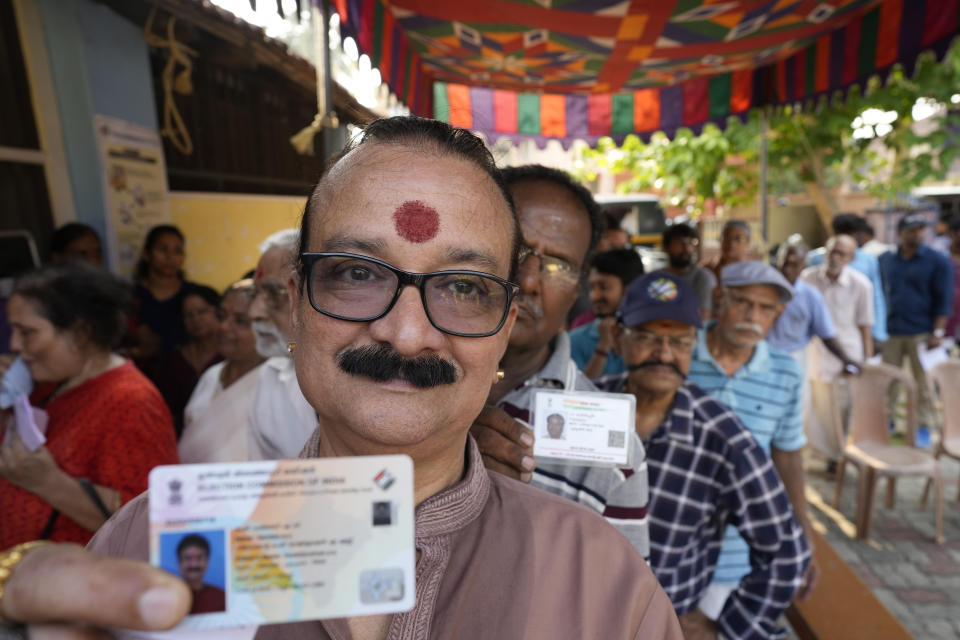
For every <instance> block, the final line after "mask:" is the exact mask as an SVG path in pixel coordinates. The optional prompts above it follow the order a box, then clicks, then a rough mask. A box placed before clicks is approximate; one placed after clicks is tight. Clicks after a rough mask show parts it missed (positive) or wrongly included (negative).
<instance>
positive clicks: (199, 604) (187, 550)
mask: <svg viewBox="0 0 960 640" xmlns="http://www.w3.org/2000/svg"><path fill="white" fill-rule="evenodd" d="M209 564H210V543H209V542H207V539H206V538H204V537H203V536H201V535H197V534H190V535H187V536H184V538H183V540H181V541H180V543H179V544H178V545H177V566H178V567H179V568H180V575H181V576H183V581H184V582H186V583H187V586H188V587H190V591H191V594H192V595H193V605H192V606H191V607H190V613H191V614H193V613H212V612H214V611H223V610H225V609H226V608H227V594H226V592H225V591H224V590H223V589H221V588H220V587H215V586H213V585H211V584H206V583H204V581H203V578H204V576H206V574H207V566H209Z"/></svg>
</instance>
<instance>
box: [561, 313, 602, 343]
mask: <svg viewBox="0 0 960 640" xmlns="http://www.w3.org/2000/svg"><path fill="white" fill-rule="evenodd" d="M598 321H599V319H595V320H591V321H590V322H588V323H587V324H582V325H580V326H579V327H577V328H576V329H571V330H570V331H568V332H567V333H568V335H569V336H570V348H571V349H577V348H578V347H580V346H582V345H587V344H588V343H590V342H591V341H594V340H595V335H594V334H595V333H596V331H597V322H598Z"/></svg>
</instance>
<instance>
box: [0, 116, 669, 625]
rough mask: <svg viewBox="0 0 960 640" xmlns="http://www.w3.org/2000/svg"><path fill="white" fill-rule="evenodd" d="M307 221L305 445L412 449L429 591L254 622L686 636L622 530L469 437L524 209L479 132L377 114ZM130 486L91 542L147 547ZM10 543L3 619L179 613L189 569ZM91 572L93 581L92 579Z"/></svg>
mask: <svg viewBox="0 0 960 640" xmlns="http://www.w3.org/2000/svg"><path fill="white" fill-rule="evenodd" d="M465 230H468V231H469V232H466V233H465ZM300 237H301V240H300V250H299V251H298V254H299V259H298V264H297V269H296V272H295V275H294V276H293V277H292V278H291V279H290V281H289V284H288V292H289V295H290V298H291V309H292V317H293V326H294V339H295V340H296V343H297V347H296V350H295V351H294V363H295V365H296V371H297V377H298V379H299V380H300V383H301V388H302V390H303V392H304V396H305V397H306V398H307V400H308V401H309V402H310V404H311V406H312V407H313V408H314V409H315V410H316V412H317V414H318V417H319V424H320V426H319V427H318V429H317V431H315V432H314V434H313V435H312V436H311V438H310V440H309V441H308V442H307V444H306V446H305V448H304V451H303V455H304V456H317V457H320V456H322V457H332V456H354V455H383V454H390V453H392V454H406V455H408V456H410V457H411V458H412V460H413V463H414V469H415V476H414V500H415V502H416V503H417V507H416V550H417V580H416V589H417V592H416V604H415V605H414V608H413V609H412V610H411V611H409V612H404V613H398V614H394V615H382V616H369V617H362V618H361V617H354V618H346V619H336V620H324V621H322V622H306V623H294V624H287V625H271V626H265V627H261V628H260V629H259V630H257V636H256V637H257V638H259V639H261V640H263V639H272V638H284V639H288V638H290V639H293V640H297V639H300V638H304V639H306V638H310V639H314V638H316V639H318V640H325V639H330V638H353V639H354V640H367V639H382V638H391V639H396V640H407V639H409V640H421V639H425V638H443V639H446V638H459V639H461V640H472V639H480V638H532V639H537V638H544V639H546V638H563V637H571V636H572V637H578V638H625V639H626V638H669V639H674V638H680V630H679V625H678V623H677V622H676V619H675V617H674V614H673V611H672V608H671V607H670V604H669V601H668V599H667V598H666V596H665V594H664V593H663V591H662V590H661V589H660V588H659V586H658V585H657V584H656V580H655V578H654V577H653V575H652V574H651V573H650V571H649V568H648V567H646V565H645V563H644V562H643V560H642V558H641V557H640V556H639V555H638V554H637V553H636V551H635V550H634V549H633V548H632V547H631V546H630V544H629V543H628V542H627V541H626V540H624V539H623V537H622V536H621V535H620V534H618V533H617V532H616V531H615V530H614V529H613V528H611V527H610V526H609V525H608V524H607V523H606V522H605V521H604V520H603V519H602V518H600V517H598V516H596V515H595V514H591V513H590V512H589V511H586V510H584V509H582V508H580V507H578V506H576V505H573V504H571V503H570V502H569V501H567V500H563V499H560V498H556V497H553V496H548V495H546V494H545V493H543V492H541V491H537V490H534V489H532V488H530V487H526V486H524V485H522V484H520V483H517V482H514V481H512V480H510V479H508V478H505V477H504V476H502V475H499V474H496V473H488V472H487V470H486V469H484V467H483V461H482V459H481V457H480V453H479V451H478V450H477V447H476V444H475V442H474V440H473V439H472V438H470V436H469V430H470V426H471V424H472V423H473V421H474V419H475V418H476V416H477V414H478V413H479V412H480V410H481V408H482V407H483V404H484V402H485V400H486V398H487V395H488V393H489V390H490V385H491V383H493V382H495V381H496V380H497V379H498V376H497V368H498V363H499V362H500V359H501V357H502V356H503V353H504V351H505V350H506V348H507V341H508V335H509V331H510V329H511V327H512V325H513V323H514V321H515V319H516V314H517V310H516V306H515V305H514V304H512V298H513V296H514V294H515V292H516V285H514V284H513V283H512V282H510V280H509V279H510V278H511V277H515V274H516V270H517V266H516V256H517V248H518V245H519V228H518V225H517V222H516V217H515V214H514V210H513V205H512V201H511V198H510V195H509V192H508V191H507V189H506V186H505V185H504V183H503V180H502V177H501V175H500V172H499V170H498V169H497V168H496V166H495V164H494V161H493V157H492V156H491V155H490V153H489V151H487V149H486V148H485V147H484V145H483V142H482V141H481V140H480V139H479V138H477V137H475V136H473V135H472V134H470V133H469V132H467V131H465V130H461V129H454V128H453V127H450V126H449V125H447V124H444V123H440V122H436V121H431V120H424V119H421V118H413V117H397V118H389V119H385V120H379V121H376V122H374V123H372V124H371V125H369V126H368V127H367V129H366V131H365V133H364V135H363V138H362V139H361V141H360V142H359V143H357V144H356V145H354V146H353V147H351V148H350V149H349V150H348V152H347V153H345V154H344V155H342V156H341V157H340V158H339V159H338V160H336V161H335V162H334V163H333V164H332V166H331V168H329V169H328V170H327V172H326V173H325V174H324V176H323V177H322V179H321V181H320V182H319V184H318V185H317V187H316V188H315V189H314V192H313V194H312V195H311V197H310V199H309V201H308V205H307V208H306V211H305V213H304V218H303V226H302V230H301V236H300ZM131 504H133V506H132V507H131V508H129V509H124V510H121V512H119V513H118V514H117V517H116V518H115V519H112V520H111V521H110V522H108V523H107V525H105V526H104V528H103V529H101V530H100V532H99V533H98V535H97V537H96V538H95V540H94V542H93V543H92V548H93V549H94V550H95V551H97V552H99V553H102V554H105V555H112V556H123V557H129V558H134V559H140V560H142V559H145V558H146V557H147V554H148V548H147V547H148V523H147V500H146V496H141V497H139V498H137V499H135V500H134V501H133V503H131ZM544 549H549V550H550V552H549V553H543V550H544ZM18 553H19V552H18ZM0 560H3V561H4V563H3V564H0V566H8V565H9V564H10V563H11V562H12V563H13V564H14V565H15V566H14V568H13V574H12V578H10V579H9V580H8V581H6V583H5V585H3V586H4V591H3V595H2V599H0V616H3V617H5V618H7V619H12V620H21V621H32V622H44V621H57V622H62V621H64V620H68V621H87V622H90V623H92V624H95V625H103V624H114V625H121V626H127V627H134V628H168V627H169V626H171V625H172V624H175V623H176V622H177V621H178V620H179V618H180V617H182V615H183V614H184V613H186V609H187V608H188V602H189V592H188V591H187V587H186V585H184V584H183V583H181V582H176V581H174V580H173V579H172V578H171V577H169V576H167V577H164V576H162V575H158V572H156V571H153V570H150V569H149V568H148V567H146V566H145V565H143V564H140V563H133V562H129V563H121V562H118V561H116V560H114V561H112V562H107V561H104V560H93V559H91V558H90V557H89V555H85V554H83V553H82V552H79V551H77V550H76V549H73V548H69V547H68V548H63V547H54V548H52V549H37V550H27V551H26V556H25V557H24V558H23V559H22V560H21V559H20V558H14V559H12V560H11V559H10V558H0ZM94 584H96V585H99V589H98V590H97V591H98V593H97V594H96V597H95V598H94V597H90V596H89V595H87V594H86V593H85V588H89V585H94ZM68 593H69V594H71V597H66V594H68ZM102 601H108V602H111V605H112V606H110V607H103V606H95V603H96V604H100V603H101V602H102ZM614 612H615V615H613V613H614Z"/></svg>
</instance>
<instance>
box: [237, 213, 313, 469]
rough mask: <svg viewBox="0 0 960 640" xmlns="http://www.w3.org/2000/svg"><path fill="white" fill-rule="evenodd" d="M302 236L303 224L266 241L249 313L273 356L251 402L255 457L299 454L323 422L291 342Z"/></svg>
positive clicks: (260, 342) (260, 347)
mask: <svg viewBox="0 0 960 640" xmlns="http://www.w3.org/2000/svg"><path fill="white" fill-rule="evenodd" d="M299 238H300V231H299V229H283V230H282V231H278V232H276V233H274V234H273V235H271V236H269V237H268V238H267V239H266V240H264V241H263V242H262V243H261V244H260V260H259V261H258V262H257V269H256V271H255V272H254V297H253V301H252V302H251V303H250V311H249V313H250V318H251V319H252V320H253V333H254V335H255V336H256V338H257V352H258V353H260V355H262V356H263V357H264V358H267V361H266V362H264V363H263V366H262V367H261V369H260V379H259V380H258V381H257V389H256V392H255V395H254V398H253V403H252V405H251V407H250V431H249V438H248V445H247V448H248V451H249V456H250V459H251V460H278V459H280V458H295V457H297V454H299V453H300V450H301V449H303V445H304V443H306V441H307V438H309V437H310V434H311V433H313V431H314V429H316V428H317V413H316V412H315V411H314V410H313V407H311V406H310V404H309V403H308V402H307V400H306V398H304V397H303V392H302V391H300V385H299V384H298V383H297V372H296V371H295V370H294V366H293V357H292V354H291V353H290V349H289V348H288V345H289V343H290V341H291V340H292V339H293V331H294V329H293V323H292V321H291V317H290V296H289V294H288V292H287V282H288V281H289V280H290V274H291V273H292V272H293V261H294V258H295V256H296V250H297V243H298V242H299Z"/></svg>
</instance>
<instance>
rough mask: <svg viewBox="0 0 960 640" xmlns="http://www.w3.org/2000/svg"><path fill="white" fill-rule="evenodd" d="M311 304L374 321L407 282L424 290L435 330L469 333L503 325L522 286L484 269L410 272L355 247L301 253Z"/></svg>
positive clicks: (489, 331) (326, 311) (486, 333)
mask: <svg viewBox="0 0 960 640" xmlns="http://www.w3.org/2000/svg"><path fill="white" fill-rule="evenodd" d="M301 259H302V260H303V264H304V277H305V279H306V287H307V297H308V298H309V300H310V306H312V307H313V308H314V309H315V310H316V311H318V312H319V313H322V314H323V315H325V316H329V317H331V318H337V319H338V320H347V321H350V322H372V321H374V320H378V319H380V318H382V317H383V316H385V315H387V314H388V313H389V312H390V309H392V308H393V305H394V304H396V302H397V299H398V298H399V297H400V293H401V292H402V291H403V288H404V287H405V286H407V285H413V286H415V287H417V289H419V290H420V299H421V301H422V302H423V308H424V310H425V311H426V314H427V318H428V319H429V320H430V324H432V325H433V326H434V327H435V328H436V329H437V330H439V331H442V332H444V333H449V334H450V335H454V336H461V337H465V338H483V337H486V336H492V335H493V334H495V333H497V332H498V331H500V329H501V328H502V327H503V323H504V321H505V320H506V319H507V313H508V312H509V311H510V303H511V302H512V301H513V298H514V296H516V295H517V292H518V291H519V290H520V287H519V286H518V285H516V284H514V283H512V282H510V281H508V280H504V279H503V278H498V277H497V276H494V275H491V274H489V273H482V272H480V271H465V270H449V271H435V272H433V273H411V272H409V271H404V270H402V269H398V268H396V267H394V266H393V265H391V264H387V263H386V262H383V261H382V260H377V259H376V258H369V257H367V256H360V255H356V254H353V253H327V252H311V253H304V254H302V255H301Z"/></svg>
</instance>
